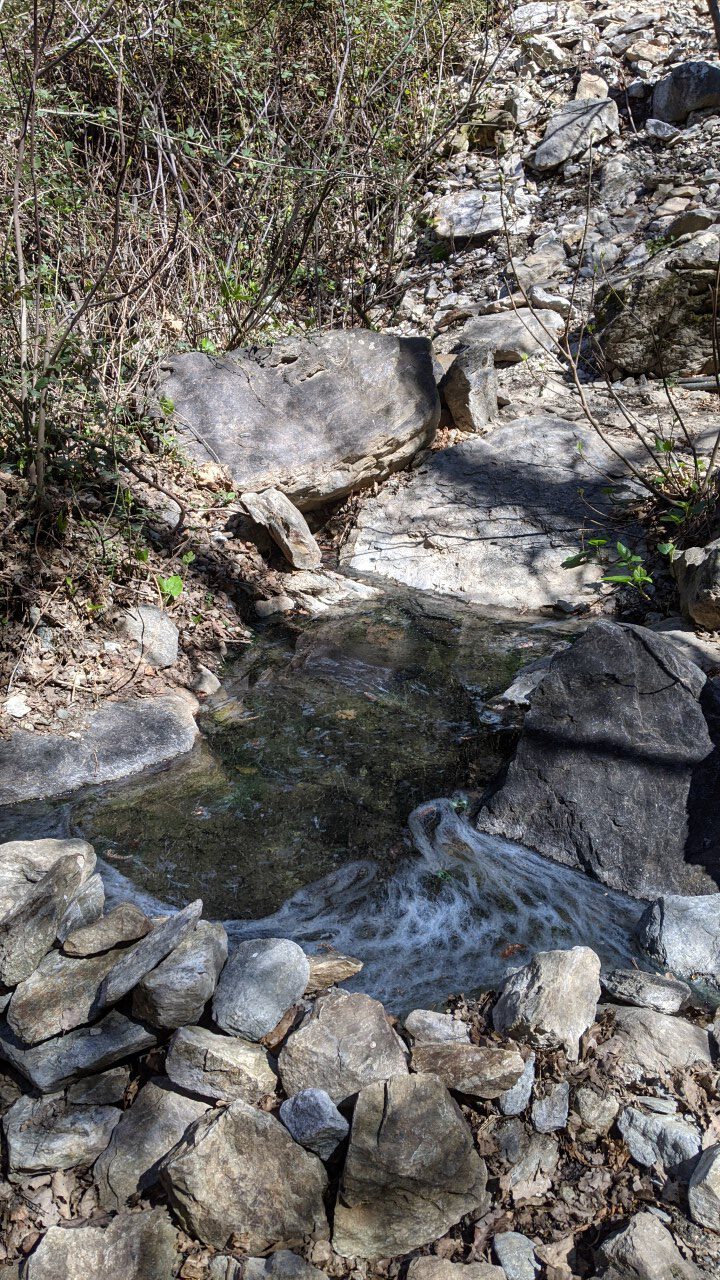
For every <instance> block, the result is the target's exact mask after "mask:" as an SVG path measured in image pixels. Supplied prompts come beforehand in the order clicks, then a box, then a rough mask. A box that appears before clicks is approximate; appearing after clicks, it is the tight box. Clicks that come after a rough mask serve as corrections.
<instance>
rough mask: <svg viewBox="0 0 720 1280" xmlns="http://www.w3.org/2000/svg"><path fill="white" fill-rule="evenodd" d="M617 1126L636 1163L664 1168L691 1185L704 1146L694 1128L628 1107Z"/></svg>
mask: <svg viewBox="0 0 720 1280" xmlns="http://www.w3.org/2000/svg"><path fill="white" fill-rule="evenodd" d="M617 1125H618V1129H619V1130H620V1132H621V1134H622V1136H623V1139H624V1141H625V1145H626V1147H627V1149H628V1151H629V1152H630V1155H631V1156H632V1158H633V1160H636V1161H637V1163H638V1164H643V1165H647V1166H649V1167H653V1166H654V1165H656V1164H660V1165H662V1167H663V1169H665V1171H666V1172H667V1173H669V1174H672V1175H674V1177H676V1178H680V1179H684V1180H685V1181H687V1178H688V1175H689V1173H690V1171H691V1169H692V1167H693V1166H694V1164H695V1161H696V1160H697V1157H698V1155H699V1154H700V1149H701V1146H702V1142H701V1138H700V1134H699V1133H698V1131H697V1129H696V1128H694V1126H693V1125H690V1124H686V1123H685V1121H684V1120H677V1119H676V1118H675V1117H673V1116H664V1115H648V1114H646V1113H645V1112H643V1111H639V1110H638V1108H637V1107H625V1108H624V1109H623V1110H622V1111H621V1112H620V1115H619V1116H618V1122H617Z"/></svg>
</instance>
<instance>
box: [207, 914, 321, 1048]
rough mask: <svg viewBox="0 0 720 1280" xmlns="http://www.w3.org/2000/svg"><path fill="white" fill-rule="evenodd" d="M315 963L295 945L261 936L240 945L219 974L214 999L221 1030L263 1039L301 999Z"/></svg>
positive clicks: (245, 1036) (215, 1016)
mask: <svg viewBox="0 0 720 1280" xmlns="http://www.w3.org/2000/svg"><path fill="white" fill-rule="evenodd" d="M309 976H310V962H309V961H308V958H307V956H306V955H305V952H304V951H303V950H302V948H301V947H299V946H298V945H297V943H296V942H290V941H289V940H288V939H287V938H257V939H254V940H252V941H249V942H241V943H240V945H239V946H238V947H237V948H236V949H235V951H233V953H232V955H231V956H230V959H229V960H228V962H227V964H226V965H225V968H224V969H223V971H222V974H221V976H220V981H219V983H218V985H217V990H216V992H215V998H214V1000H213V1017H214V1019H215V1021H216V1022H217V1024H218V1026H219V1027H222V1028H223V1030H224V1031H229V1032H230V1034H231V1035H237V1036H243V1037H244V1038H245V1039H247V1040H262V1037H263V1036H265V1035H267V1034H268V1032H269V1031H272V1030H273V1029H274V1028H275V1027H276V1026H277V1024H278V1022H279V1021H280V1019H281V1018H282V1016H283V1014H284V1013H287V1011H288V1009H289V1008H290V1007H291V1006H292V1005H294V1004H295V1002H296V1001H297V1000H299V999H300V997H301V996H302V994H303V992H304V990H305V987H306V986H307V982H308V978H309Z"/></svg>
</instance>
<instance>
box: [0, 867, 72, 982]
mask: <svg viewBox="0 0 720 1280" xmlns="http://www.w3.org/2000/svg"><path fill="white" fill-rule="evenodd" d="M94 869H95V854H94V853H93V851H92V849H91V848H90V846H89V845H87V846H85V848H84V850H83V852H80V853H69V854H67V855H65V856H64V857H61V858H58V859H57V861H56V862H54V863H53V865H52V866H51V867H50V868H49V870H48V871H46V873H45V875H44V876H43V877H42V879H40V880H38V882H37V884H34V885H32V887H31V888H29V889H28V891H27V892H24V893H23V894H22V895H20V900H19V901H18V903H17V905H16V906H15V908H14V909H13V910H11V911H10V912H8V914H7V915H5V916H4V917H3V919H2V920H0V983H2V984H3V985H4V986H6V987H12V986H15V984H16V983H18V982H22V981H23V980H27V979H28V978H29V977H30V975H31V974H32V973H33V972H34V970H35V969H36V968H37V966H38V965H39V964H40V962H41V960H42V959H43V957H44V956H45V955H46V954H47V952H48V951H49V950H50V948H51V946H52V945H53V943H54V941H55V938H56V936H57V932H58V929H59V928H60V926H61V923H62V920H63V918H64V916H65V915H66V912H67V910H68V908H69V906H70V905H71V903H72V902H73V900H74V899H75V898H76V897H77V896H78V894H79V893H80V891H81V889H82V887H83V885H84V884H85V883H86V882H87V880H88V879H89V878H90V877H91V876H92V873H93V871H94Z"/></svg>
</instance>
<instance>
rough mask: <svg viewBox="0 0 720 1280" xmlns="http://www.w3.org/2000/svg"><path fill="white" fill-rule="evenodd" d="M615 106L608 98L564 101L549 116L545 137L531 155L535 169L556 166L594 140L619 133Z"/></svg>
mask: <svg viewBox="0 0 720 1280" xmlns="http://www.w3.org/2000/svg"><path fill="white" fill-rule="evenodd" d="M619 131H620V122H619V116H618V109H617V105H616V103H615V102H613V100H612V98H602V99H597V98H593V99H589V100H588V99H582V98H581V99H580V101H573V102H566V103H565V104H564V106H562V107H561V108H560V110H559V111H556V112H555V114H554V115H552V116H551V117H550V120H549V121H548V125H547V128H546V130H545V137H544V138H543V140H542V142H541V143H540V146H539V147H538V149H537V151H536V152H535V155H534V157H533V165H534V167H535V168H536V169H540V170H541V171H543V172H544V171H545V170H547V169H557V168H558V166H559V165H561V164H564V163H565V161H566V160H572V159H574V158H575V157H576V156H582V155H584V154H585V152H586V151H588V150H589V148H590V147H591V146H592V145H593V144H594V143H596V142H602V141H603V140H604V139H605V138H609V137H610V135H611V134H613V133H619Z"/></svg>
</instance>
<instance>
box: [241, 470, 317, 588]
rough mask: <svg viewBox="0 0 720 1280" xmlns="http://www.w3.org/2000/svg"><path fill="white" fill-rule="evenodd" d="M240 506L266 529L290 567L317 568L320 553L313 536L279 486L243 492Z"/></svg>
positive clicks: (303, 519)
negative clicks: (260, 491) (257, 491)
mask: <svg viewBox="0 0 720 1280" xmlns="http://www.w3.org/2000/svg"><path fill="white" fill-rule="evenodd" d="M242 505H243V507H244V508H245V510H246V511H247V513H248V515H249V516H250V517H251V519H253V520H254V521H255V523H256V524H259V525H261V526H262V527H263V529H267V531H268V533H269V534H270V537H271V538H272V539H273V542H275V543H277V545H278V547H279V548H280V550H281V551H282V553H283V555H284V557H285V559H286V560H287V561H288V563H289V564H291V565H292V566H293V568H294V569H317V568H318V566H319V565H320V564H321V562H322V552H321V551H320V548H319V546H318V544H317V542H316V541H315V539H314V538H313V536H312V534H311V532H310V530H309V528H308V524H307V521H306V520H305V518H304V516H302V515H301V513H300V512H299V511H298V509H297V507H295V506H293V504H292V502H291V501H290V499H289V498H286V497H285V494H284V493H280V490H279V489H264V490H263V492H262V493H243V495H242Z"/></svg>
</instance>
